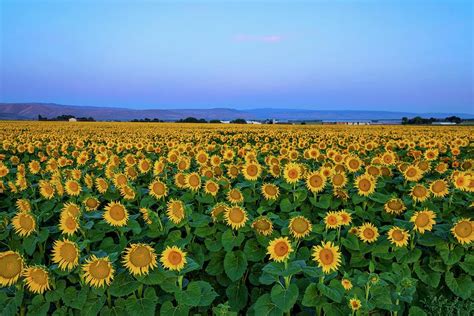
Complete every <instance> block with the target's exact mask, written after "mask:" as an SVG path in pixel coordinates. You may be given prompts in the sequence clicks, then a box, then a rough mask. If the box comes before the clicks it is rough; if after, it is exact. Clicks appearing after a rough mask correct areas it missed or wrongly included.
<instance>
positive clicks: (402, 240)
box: [387, 226, 409, 247]
mask: <svg viewBox="0 0 474 316" xmlns="http://www.w3.org/2000/svg"><path fill="white" fill-rule="evenodd" d="M387 236H388V240H390V242H391V243H392V244H394V245H395V246H397V247H405V246H407V245H408V238H409V234H408V232H407V231H406V230H404V229H403V228H400V227H397V226H394V227H392V228H390V230H389V231H388V232H387Z"/></svg>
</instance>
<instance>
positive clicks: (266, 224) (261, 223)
mask: <svg viewBox="0 0 474 316" xmlns="http://www.w3.org/2000/svg"><path fill="white" fill-rule="evenodd" d="M252 228H253V229H255V230H256V231H257V232H258V233H259V234H262V235H263V236H269V235H271V234H272V232H273V223H272V221H271V220H269V219H268V218H267V217H259V218H257V219H255V220H254V221H253V223H252Z"/></svg>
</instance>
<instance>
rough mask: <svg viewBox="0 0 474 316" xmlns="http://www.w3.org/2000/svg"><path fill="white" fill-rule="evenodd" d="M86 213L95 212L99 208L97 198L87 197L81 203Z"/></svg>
mask: <svg viewBox="0 0 474 316" xmlns="http://www.w3.org/2000/svg"><path fill="white" fill-rule="evenodd" d="M82 203H83V204H84V207H85V208H86V210H87V211H89V212H91V211H95V210H97V209H98V208H99V205H100V202H99V200H98V199H97V198H95V197H92V196H89V197H87V198H85V199H84V201H82Z"/></svg>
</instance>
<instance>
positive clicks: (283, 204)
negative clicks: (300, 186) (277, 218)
mask: <svg viewBox="0 0 474 316" xmlns="http://www.w3.org/2000/svg"><path fill="white" fill-rule="evenodd" d="M280 209H281V211H282V212H284V213H289V212H291V210H292V209H293V205H292V204H291V202H290V200H289V199H288V198H284V199H282V200H281V201H280Z"/></svg>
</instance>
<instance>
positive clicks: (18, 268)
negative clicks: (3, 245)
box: [0, 250, 25, 287]
mask: <svg viewBox="0 0 474 316" xmlns="http://www.w3.org/2000/svg"><path fill="white" fill-rule="evenodd" d="M24 265H25V263H24V261H23V258H22V257H21V255H20V254H19V253H18V252H16V251H11V250H8V251H3V252H0V285H1V286H2V287H3V286H11V285H13V284H15V283H16V282H17V281H18V278H19V277H20V275H21V272H22V271H23V267H24Z"/></svg>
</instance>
